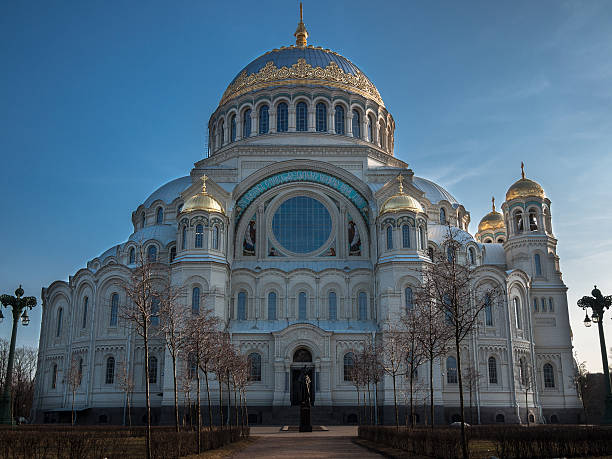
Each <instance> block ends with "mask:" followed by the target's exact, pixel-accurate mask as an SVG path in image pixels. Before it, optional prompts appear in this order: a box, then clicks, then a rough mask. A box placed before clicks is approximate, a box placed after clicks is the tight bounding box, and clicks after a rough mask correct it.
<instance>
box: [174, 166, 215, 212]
mask: <svg viewBox="0 0 612 459" xmlns="http://www.w3.org/2000/svg"><path fill="white" fill-rule="evenodd" d="M207 179H208V177H206V176H205V175H204V176H203V177H202V191H200V192H199V193H198V194H196V195H193V196H192V197H190V198H189V199H188V200H187V201H185V204H184V205H183V209H182V210H181V213H183V212H194V211H196V210H204V211H206V212H219V213H224V211H223V206H221V204H220V203H219V201H217V200H216V199H215V198H213V197H212V196H211V195H209V194H208V193H207V192H206V180H207Z"/></svg>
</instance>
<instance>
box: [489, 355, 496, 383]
mask: <svg viewBox="0 0 612 459" xmlns="http://www.w3.org/2000/svg"><path fill="white" fill-rule="evenodd" d="M489 384H497V361H496V360H495V357H489Z"/></svg>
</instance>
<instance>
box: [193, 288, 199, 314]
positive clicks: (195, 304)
mask: <svg viewBox="0 0 612 459" xmlns="http://www.w3.org/2000/svg"><path fill="white" fill-rule="evenodd" d="M199 313H200V287H194V288H193V290H192V291H191V314H193V315H194V316H197V315H198V314H199Z"/></svg>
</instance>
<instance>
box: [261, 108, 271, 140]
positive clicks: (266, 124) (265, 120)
mask: <svg viewBox="0 0 612 459" xmlns="http://www.w3.org/2000/svg"><path fill="white" fill-rule="evenodd" d="M268 110H269V109H268V106H267V105H262V106H261V107H260V108H259V134H267V133H268V131H269V130H270V115H269V113H268Z"/></svg>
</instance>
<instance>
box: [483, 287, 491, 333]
mask: <svg viewBox="0 0 612 459" xmlns="http://www.w3.org/2000/svg"><path fill="white" fill-rule="evenodd" d="M484 301H485V306H484V311H485V325H487V326H489V327H492V326H493V304H492V303H493V301H492V300H491V295H489V294H488V293H487V294H486V295H485V300H484Z"/></svg>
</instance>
